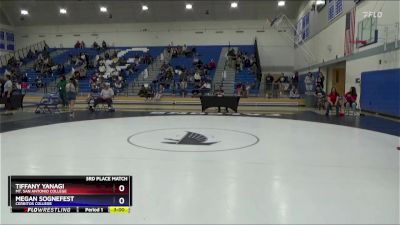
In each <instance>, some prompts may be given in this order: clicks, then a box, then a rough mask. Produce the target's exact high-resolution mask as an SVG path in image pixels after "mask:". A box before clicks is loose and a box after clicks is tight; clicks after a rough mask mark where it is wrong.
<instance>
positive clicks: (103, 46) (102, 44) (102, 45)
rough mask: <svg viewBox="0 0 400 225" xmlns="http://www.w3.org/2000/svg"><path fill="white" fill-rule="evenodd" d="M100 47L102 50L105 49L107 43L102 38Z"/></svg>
mask: <svg viewBox="0 0 400 225" xmlns="http://www.w3.org/2000/svg"><path fill="white" fill-rule="evenodd" d="M101 47H102V48H103V50H106V49H107V43H106V42H105V41H104V40H103V42H102V43H101Z"/></svg>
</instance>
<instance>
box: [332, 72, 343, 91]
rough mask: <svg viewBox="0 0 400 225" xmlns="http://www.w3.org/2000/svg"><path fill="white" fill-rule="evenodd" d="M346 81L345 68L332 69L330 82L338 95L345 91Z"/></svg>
mask: <svg viewBox="0 0 400 225" xmlns="http://www.w3.org/2000/svg"><path fill="white" fill-rule="evenodd" d="M345 82H346V69H345V68H334V69H332V76H331V84H332V87H335V88H336V90H337V92H338V93H339V94H340V95H343V94H344V92H345Z"/></svg>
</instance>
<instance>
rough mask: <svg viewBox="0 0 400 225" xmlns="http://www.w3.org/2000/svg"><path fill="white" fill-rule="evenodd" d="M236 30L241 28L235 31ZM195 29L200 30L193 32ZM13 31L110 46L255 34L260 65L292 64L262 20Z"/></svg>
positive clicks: (240, 40) (240, 38)
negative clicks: (104, 42) (240, 31)
mask: <svg viewBox="0 0 400 225" xmlns="http://www.w3.org/2000/svg"><path fill="white" fill-rule="evenodd" d="M144 29H147V31H146V32H145V31H143V30H144ZM237 30H242V31H244V32H243V33H237V32H236V31H237ZM258 30H264V31H265V32H257V31H258ZM199 31H202V32H204V33H202V34H196V32H199ZM216 31H223V33H216ZM16 33H17V35H16V39H17V44H18V45H19V46H27V45H29V44H32V43H37V42H39V41H41V40H46V42H47V43H48V44H49V46H50V47H60V45H62V46H63V47H72V46H73V45H74V44H75V42H76V41H77V40H83V41H84V42H85V43H86V44H87V45H90V44H92V43H93V41H95V40H96V41H97V42H101V41H102V40H106V42H108V43H109V44H111V45H114V46H160V45H168V44H170V43H171V42H173V43H174V44H180V45H182V44H188V45H228V44H229V43H230V44H232V45H239V44H240V45H251V44H254V40H255V37H257V39H258V45H259V53H260V58H261V59H262V62H261V65H262V66H263V67H267V66H272V65H273V66H290V67H293V64H294V56H293V55H294V54H293V47H292V46H291V45H290V44H289V43H288V42H286V41H285V40H284V39H283V38H282V36H281V35H280V34H279V33H277V32H275V31H274V30H273V29H271V28H270V27H269V25H267V24H266V21H265V20H251V21H246V20H244V21H199V22H175V23H125V24H105V25H103V24H98V25H61V26H32V27H17V29H16ZM93 34H97V35H98V36H93ZM57 35H62V36H57ZM74 35H80V36H74Z"/></svg>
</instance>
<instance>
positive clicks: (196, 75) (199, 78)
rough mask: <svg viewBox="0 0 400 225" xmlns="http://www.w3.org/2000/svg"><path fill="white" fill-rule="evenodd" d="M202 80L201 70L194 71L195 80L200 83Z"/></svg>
mask: <svg viewBox="0 0 400 225" xmlns="http://www.w3.org/2000/svg"><path fill="white" fill-rule="evenodd" d="M200 81H201V76H200V72H199V71H196V72H195V73H194V82H195V83H198V84H199V83H200Z"/></svg>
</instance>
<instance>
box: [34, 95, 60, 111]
mask: <svg viewBox="0 0 400 225" xmlns="http://www.w3.org/2000/svg"><path fill="white" fill-rule="evenodd" d="M58 104H60V97H59V95H58V93H48V94H46V95H45V96H43V97H42V99H41V100H40V102H39V103H38V104H37V107H36V110H35V113H50V114H53V113H59V112H60V110H59V109H58Z"/></svg>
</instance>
